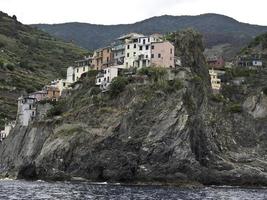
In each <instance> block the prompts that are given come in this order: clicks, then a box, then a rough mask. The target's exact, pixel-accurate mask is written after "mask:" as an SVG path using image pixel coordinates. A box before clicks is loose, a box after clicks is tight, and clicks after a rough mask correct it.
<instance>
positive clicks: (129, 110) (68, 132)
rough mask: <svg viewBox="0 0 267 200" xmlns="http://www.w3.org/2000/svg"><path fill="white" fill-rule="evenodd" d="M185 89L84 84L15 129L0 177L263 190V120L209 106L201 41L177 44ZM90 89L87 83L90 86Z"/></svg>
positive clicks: (4, 148)
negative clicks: (117, 89)
mask: <svg viewBox="0 0 267 200" xmlns="http://www.w3.org/2000/svg"><path fill="white" fill-rule="evenodd" d="M174 42H175V44H176V46H177V47H178V49H179V50H180V51H178V52H177V54H178V55H179V56H180V57H181V58H182V63H183V64H184V68H182V69H179V70H177V71H176V72H175V73H176V74H175V76H176V77H179V80H180V81H181V82H182V84H183V87H182V88H179V89H176V90H174V91H171V92H169V90H165V89H164V87H162V86H161V85H158V87H154V86H155V85H151V84H147V85H140V84H134V83H132V84H129V85H128V86H127V87H126V89H125V90H124V91H123V92H122V93H120V94H119V96H118V97H116V98H110V97H109V96H108V94H98V95H92V94H91V93H92V92H91V90H90V89H89V87H91V88H92V87H93V86H92V84H93V83H94V80H92V83H90V81H86V80H85V81H84V82H83V84H82V85H80V87H79V89H78V90H77V91H74V92H72V93H73V94H72V95H71V96H70V97H68V101H67V102H68V103H67V106H68V108H69V109H68V111H67V112H65V113H64V114H63V115H62V116H61V117H56V118H54V120H53V121H52V120H50V119H47V120H46V121H37V122H36V123H35V124H33V125H32V126H31V127H29V128H27V129H26V128H22V127H16V129H15V130H14V131H13V132H12V133H11V135H10V136H9V137H8V138H7V139H6V140H5V141H4V142H3V143H2V144H1V145H0V162H1V173H2V174H3V175H6V176H7V175H8V176H12V175H13V176H18V177H19V178H38V179H52V180H62V179H71V178H75V177H82V178H86V179H88V180H93V181H110V182H112V181H120V182H147V183H151V182H161V183H172V184H178V185H179V184H183V183H196V182H199V183H202V184H224V185H225V184H227V185H267V173H266V170H267V160H266V150H267V149H266V143H267V140H266V138H267V137H266V134H267V123H266V120H265V119H261V120H258V119H254V118H253V116H252V115H250V114H248V113H246V112H245V111H244V112H240V113H236V112H230V111H229V110H228V109H226V107H227V104H224V103H221V102H214V101H211V100H210V95H211V90H210V86H209V76H208V71H207V69H206V67H205V62H204V58H203V55H202V51H203V48H202V43H201V36H200V35H199V34H198V33H196V32H194V31H192V30H189V31H186V32H179V33H177V34H176V37H175V40H174ZM90 84H91V85H90Z"/></svg>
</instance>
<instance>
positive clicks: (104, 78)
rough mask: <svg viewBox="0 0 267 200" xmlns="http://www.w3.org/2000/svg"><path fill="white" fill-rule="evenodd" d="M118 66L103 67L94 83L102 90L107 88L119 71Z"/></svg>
mask: <svg viewBox="0 0 267 200" xmlns="http://www.w3.org/2000/svg"><path fill="white" fill-rule="evenodd" d="M120 70H121V68H120V67H119V66H113V67H108V68H105V69H103V70H102V71H101V72H100V73H99V74H98V75H97V77H96V85H98V86H100V88H101V89H102V90H106V89H108V87H109V85H110V83H111V82H112V80H113V79H114V78H116V77H117V76H118V75H119V73H120Z"/></svg>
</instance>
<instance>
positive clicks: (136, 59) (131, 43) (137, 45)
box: [119, 33, 162, 68]
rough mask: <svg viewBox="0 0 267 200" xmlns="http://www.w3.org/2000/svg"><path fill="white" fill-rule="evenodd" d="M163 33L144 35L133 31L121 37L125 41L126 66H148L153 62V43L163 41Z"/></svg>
mask: <svg viewBox="0 0 267 200" xmlns="http://www.w3.org/2000/svg"><path fill="white" fill-rule="evenodd" d="M161 38H162V35H160V34H153V35H151V36H144V35H141V34H136V33H131V34H128V35H126V36H123V37H121V38H119V39H120V40H123V41H124V42H125V59H124V65H125V68H130V67H137V68H142V67H148V66H150V64H151V62H150V60H151V43H154V42H160V41H162V39H161Z"/></svg>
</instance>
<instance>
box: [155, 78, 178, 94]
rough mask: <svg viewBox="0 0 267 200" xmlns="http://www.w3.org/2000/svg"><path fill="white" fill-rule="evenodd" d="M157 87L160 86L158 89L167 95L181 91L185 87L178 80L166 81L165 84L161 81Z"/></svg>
mask: <svg viewBox="0 0 267 200" xmlns="http://www.w3.org/2000/svg"><path fill="white" fill-rule="evenodd" d="M156 85H157V86H158V89H162V90H163V91H164V92H167V93H172V92H175V91H177V90H180V89H181V88H182V87H183V85H182V83H181V81H180V80H178V79H175V80H171V81H164V82H163V81H161V82H159V83H157V84H156Z"/></svg>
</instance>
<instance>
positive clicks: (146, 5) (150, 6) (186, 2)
mask: <svg viewBox="0 0 267 200" xmlns="http://www.w3.org/2000/svg"><path fill="white" fill-rule="evenodd" d="M266 6H267V0H0V10H1V11H3V12H6V13H8V14H9V15H16V16H17V18H18V20H19V21H21V22H23V23H25V24H33V23H50V24H51V23H62V22H87V23H94V24H120V23H124V24H125V23H133V22H137V21H140V20H143V19H147V18H149V17H152V16H159V15H163V14H169V15H198V14H203V13H219V14H224V15H228V16H230V17H233V18H235V19H237V20H238V21H241V22H247V23H251V24H259V25H267V12H266V8H267V7H266Z"/></svg>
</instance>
